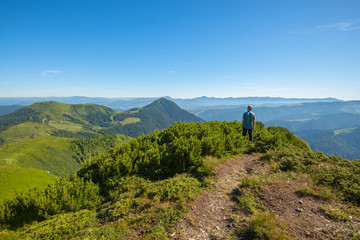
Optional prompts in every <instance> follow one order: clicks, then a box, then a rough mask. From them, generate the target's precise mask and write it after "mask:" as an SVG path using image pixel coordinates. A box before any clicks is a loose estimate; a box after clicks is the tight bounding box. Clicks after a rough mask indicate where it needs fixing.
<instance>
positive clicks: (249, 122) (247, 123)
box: [242, 105, 255, 141]
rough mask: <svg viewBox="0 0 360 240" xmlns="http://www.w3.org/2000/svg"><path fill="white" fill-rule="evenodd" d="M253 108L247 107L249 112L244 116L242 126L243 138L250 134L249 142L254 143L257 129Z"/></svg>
mask: <svg viewBox="0 0 360 240" xmlns="http://www.w3.org/2000/svg"><path fill="white" fill-rule="evenodd" d="M252 108H253V107H252V106H251V105H249V106H248V107H247V112H244V114H243V120H242V126H243V136H246V133H247V132H248V133H249V140H250V141H253V131H254V128H255V113H253V112H252V111H251V110H252Z"/></svg>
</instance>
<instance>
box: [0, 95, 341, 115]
mask: <svg viewBox="0 0 360 240" xmlns="http://www.w3.org/2000/svg"><path fill="white" fill-rule="evenodd" d="M163 98H165V99H168V100H170V101H172V102H174V103H176V104H177V105H178V106H179V107H181V108H183V109H185V110H188V111H191V112H192V113H196V112H198V111H202V110H205V109H213V108H216V109H224V108H225V109H226V108H229V107H236V106H241V105H247V104H249V103H251V104H253V105H256V106H282V105H288V104H295V103H305V102H334V101H340V100H339V99H336V98H278V97H239V98H232V97H229V98H215V97H205V96H203V97H197V98H189V99H181V98H171V97H163ZM157 99H159V98H158V97H156V98H88V97H77V96H75V97H42V98H40V97H33V98H0V106H1V105H30V104H33V103H36V102H45V101H56V102H60V103H67V104H79V103H82V104H98V105H104V106H107V107H110V108H112V109H114V110H118V111H125V110H129V109H131V108H139V107H144V106H146V105H148V104H150V103H152V102H153V101H156V100H157Z"/></svg>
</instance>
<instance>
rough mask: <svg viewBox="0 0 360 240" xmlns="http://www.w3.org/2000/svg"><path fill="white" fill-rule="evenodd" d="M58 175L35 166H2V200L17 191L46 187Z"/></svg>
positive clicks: (0, 171) (0, 177)
mask: <svg viewBox="0 0 360 240" xmlns="http://www.w3.org/2000/svg"><path fill="white" fill-rule="evenodd" d="M56 179H58V177H56V176H54V175H52V174H50V173H47V172H45V171H42V170H39V169H34V168H21V167H16V168H13V167H0V189H1V190H0V202H2V201H3V200H5V199H10V198H12V197H13V196H14V195H15V193H16V192H23V191H27V190H29V189H31V188H34V187H36V188H38V189H44V188H46V187H47V186H48V184H50V183H53V182H55V180H56Z"/></svg>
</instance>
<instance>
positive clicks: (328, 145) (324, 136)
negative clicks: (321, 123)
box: [295, 126, 360, 160]
mask: <svg viewBox="0 0 360 240" xmlns="http://www.w3.org/2000/svg"><path fill="white" fill-rule="evenodd" d="M295 134H296V135H297V136H299V137H301V138H302V139H304V140H306V141H307V142H308V143H309V145H310V146H311V148H312V149H313V150H314V151H319V152H323V153H325V154H326V155H335V156H342V157H343V158H345V159H350V160H355V159H360V127H359V126H358V127H352V128H345V129H337V130H312V131H305V130H304V131H299V132H295Z"/></svg>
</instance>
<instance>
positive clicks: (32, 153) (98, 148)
mask: <svg viewBox="0 0 360 240" xmlns="http://www.w3.org/2000/svg"><path fill="white" fill-rule="evenodd" d="M129 139H130V138H129V137H126V136H122V135H106V136H98V137H93V138H79V139H70V138H62V137H54V136H42V137H34V138H31V139H25V140H22V141H16V142H13V143H8V144H4V145H2V146H0V186H1V187H0V201H1V200H3V199H5V198H9V197H11V196H13V195H14V193H15V192H23V191H25V190H29V189H31V188H34V187H36V188H45V187H46V186H47V185H48V184H50V183H53V182H54V181H55V180H56V179H57V178H58V177H68V176H70V175H71V174H73V173H75V172H76V171H77V170H78V169H79V168H81V167H82V166H83V164H84V163H86V162H88V161H90V160H91V159H94V158H96V157H98V156H100V155H101V154H103V153H106V152H108V151H109V150H110V149H111V148H114V147H116V146H119V145H121V144H123V143H124V142H127V141H129Z"/></svg>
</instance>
